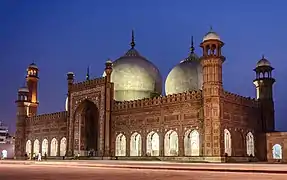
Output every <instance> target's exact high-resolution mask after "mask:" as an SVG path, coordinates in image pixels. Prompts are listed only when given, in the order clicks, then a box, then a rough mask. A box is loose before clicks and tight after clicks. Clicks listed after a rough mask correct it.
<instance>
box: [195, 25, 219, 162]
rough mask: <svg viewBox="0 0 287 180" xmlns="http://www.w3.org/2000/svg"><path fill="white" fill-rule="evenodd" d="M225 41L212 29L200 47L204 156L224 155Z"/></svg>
mask: <svg viewBox="0 0 287 180" xmlns="http://www.w3.org/2000/svg"><path fill="white" fill-rule="evenodd" d="M223 45H224V43H223V42H222V41H221V40H220V38H219V36H218V35H217V33H215V32H214V31H213V30H212V29H210V31H209V32H208V33H207V34H206V35H205V36H204V38H203V41H202V43H201V44H200V47H201V48H202V49H203V55H202V57H201V65H202V71H203V87H202V91H203V92H202V94H203V111H204V125H203V127H204V130H203V131H204V138H203V140H202V143H203V156H209V157H211V156H212V157H218V160H220V159H221V158H220V157H222V156H223V155H224V144H223V140H222V137H223V129H222V128H221V119H222V113H221V111H222V96H223V85H222V64H223V62H224V60H225V57H224V56H222V54H221V48H222V47H223Z"/></svg>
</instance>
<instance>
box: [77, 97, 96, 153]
mask: <svg viewBox="0 0 287 180" xmlns="http://www.w3.org/2000/svg"><path fill="white" fill-rule="evenodd" d="M73 126H74V129H73V136H74V139H73V141H74V143H73V144H74V150H75V151H77V152H82V153H81V154H87V153H88V151H90V150H94V151H97V150H98V145H99V142H98V139H99V138H98V136H99V131H98V130H99V129H100V128H99V126H100V124H99V110H98V107H97V105H96V104H95V103H94V102H92V101H90V100H88V99H86V100H84V101H82V102H81V104H80V105H79V106H78V107H77V109H76V111H75V113H74V125H73ZM77 142H78V143H77Z"/></svg>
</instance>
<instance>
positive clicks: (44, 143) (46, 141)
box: [42, 139, 49, 156]
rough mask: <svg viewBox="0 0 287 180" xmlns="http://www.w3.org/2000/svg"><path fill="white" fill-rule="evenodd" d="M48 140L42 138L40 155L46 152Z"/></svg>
mask: <svg viewBox="0 0 287 180" xmlns="http://www.w3.org/2000/svg"><path fill="white" fill-rule="evenodd" d="M48 146H49V145H48V140H47V139H44V140H43V141H42V156H44V155H45V154H48Z"/></svg>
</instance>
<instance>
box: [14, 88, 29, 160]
mask: <svg viewBox="0 0 287 180" xmlns="http://www.w3.org/2000/svg"><path fill="white" fill-rule="evenodd" d="M28 97H29V89H28V88H27V87H25V86H24V87H21V88H19V90H18V97H17V100H16V102H15V103H16V104H17V120H16V129H17V130H16V133H15V157H24V152H25V138H26V118H27V117H28V116H29V115H30V114H29V112H30V111H29V108H30V104H31V103H30V101H29V100H28Z"/></svg>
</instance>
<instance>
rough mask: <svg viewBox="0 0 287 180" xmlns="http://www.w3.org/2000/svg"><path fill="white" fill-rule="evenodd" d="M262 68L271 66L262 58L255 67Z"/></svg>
mask: <svg viewBox="0 0 287 180" xmlns="http://www.w3.org/2000/svg"><path fill="white" fill-rule="evenodd" d="M262 66H271V63H270V62H269V61H268V60H267V59H265V57H264V56H263V57H262V59H260V60H259V61H258V62H257V64H256V67H262Z"/></svg>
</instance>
